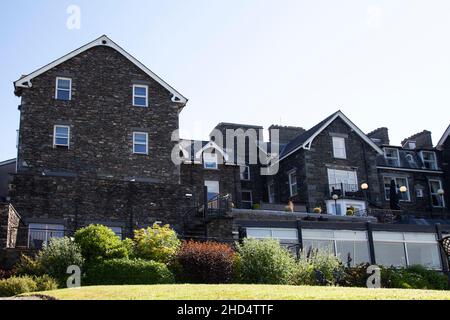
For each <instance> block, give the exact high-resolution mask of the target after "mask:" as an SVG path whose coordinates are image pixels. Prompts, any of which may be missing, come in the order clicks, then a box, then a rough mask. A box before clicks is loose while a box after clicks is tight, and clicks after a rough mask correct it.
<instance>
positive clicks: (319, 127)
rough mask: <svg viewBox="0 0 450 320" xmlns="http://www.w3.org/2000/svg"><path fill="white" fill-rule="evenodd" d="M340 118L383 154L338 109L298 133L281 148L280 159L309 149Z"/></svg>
mask: <svg viewBox="0 0 450 320" xmlns="http://www.w3.org/2000/svg"><path fill="white" fill-rule="evenodd" d="M337 118H340V119H341V120H343V121H344V122H345V123H346V124H347V125H348V126H349V127H350V128H352V129H353V131H355V133H356V134H358V135H359V136H360V137H361V138H362V139H363V140H364V141H365V142H366V143H367V144H368V145H370V146H371V147H372V148H373V149H374V150H375V151H376V152H378V153H379V154H383V150H381V149H380V147H378V146H377V145H376V144H375V143H374V142H373V141H372V140H371V139H370V138H369V137H368V136H367V135H366V134H365V133H364V132H362V131H361V129H359V128H358V127H357V126H356V125H355V124H354V123H353V122H352V121H350V119H348V118H347V117H346V116H345V115H344V114H343V113H342V112H341V111H340V110H339V111H337V112H335V113H333V114H332V115H330V116H329V117H327V118H325V119H324V120H322V121H321V122H319V123H318V124H316V125H315V126H314V127H312V128H311V129H309V130H307V131H305V132H304V133H302V134H300V135H298V136H297V137H296V138H295V139H293V140H292V141H291V142H289V143H288V144H287V145H286V146H285V147H284V148H283V150H281V156H280V160H283V159H284V158H286V157H288V156H290V155H291V154H293V153H294V152H296V151H297V150H299V149H305V150H309V149H310V148H311V144H312V143H313V141H314V139H315V138H316V137H317V136H318V135H319V134H320V133H321V132H322V131H323V130H325V129H326V128H327V127H328V126H329V125H330V124H331V123H332V122H333V121H334V120H336V119H337Z"/></svg>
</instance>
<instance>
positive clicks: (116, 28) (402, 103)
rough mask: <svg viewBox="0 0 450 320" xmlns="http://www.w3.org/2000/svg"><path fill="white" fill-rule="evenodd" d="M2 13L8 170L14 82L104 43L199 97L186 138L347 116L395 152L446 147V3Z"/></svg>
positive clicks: (55, 7) (61, 5)
mask: <svg viewBox="0 0 450 320" xmlns="http://www.w3.org/2000/svg"><path fill="white" fill-rule="evenodd" d="M71 4H74V5H78V6H79V7H80V9H81V28H80V29H79V30H70V29H68V28H67V27H66V21H67V18H68V17H69V15H68V14H67V13H66V10H67V7H68V6H69V5H71ZM0 13H1V19H0V30H1V32H0V43H1V50H0V102H1V117H0V119H1V120H0V135H1V145H0V160H4V159H8V158H12V157H15V154H16V150H15V142H16V129H17V128H18V123H19V112H18V111H17V105H18V104H19V103H20V101H19V99H18V98H16V97H15V96H14V94H13V85H12V82H13V81H14V80H16V79H17V78H18V77H19V76H20V75H21V74H27V73H30V72H32V71H34V70H35V69H37V68H39V67H41V66H43V65H44V64H46V63H48V62H50V61H52V60H54V59H56V58H59V57H60V56H62V55H64V54H66V53H68V52H69V51H71V50H73V49H76V48H78V47H80V46H81V45H83V44H85V43H87V42H89V41H91V40H93V39H95V38H97V37H98V36H100V35H102V34H107V35H108V36H109V37H111V38H112V39H113V40H114V41H115V42H117V43H118V44H119V45H121V46H122V47H124V48H125V49H126V50H127V51H129V52H130V53H131V54H133V55H134V56H135V57H136V58H138V59H140V60H141V61H142V62H143V63H144V64H146V65H147V66H148V67H149V68H150V69H152V70H153V71H154V72H156V73H157V74H159V75H160V76H161V77H162V78H163V79H165V80H166V81H167V82H169V83H170V84H171V85H172V86H174V87H175V88H176V89H177V90H179V91H180V92H181V93H183V94H184V95H185V96H186V97H188V98H189V99H190V101H189V103H188V106H187V107H186V108H185V109H184V110H183V112H182V114H181V119H180V121H181V123H180V124H181V128H182V133H183V136H184V137H186V138H191V137H192V138H197V139H201V138H206V135H207V133H208V132H209V131H210V130H211V129H212V127H213V126H214V125H215V124H216V123H218V122H222V121H227V122H241V123H251V124H260V125H263V126H264V127H266V128H267V127H268V126H269V125H270V124H272V123H275V124H283V125H293V126H303V127H305V128H309V127H311V126H312V125H314V124H315V123H317V122H318V121H320V120H321V119H322V118H324V117H326V116H327V115H329V114H330V113H332V112H334V111H336V110H337V109H339V108H340V109H342V110H343V111H344V113H346V114H347V116H349V117H350V119H352V120H353V121H354V122H355V123H356V124H357V125H358V126H359V127H360V128H361V129H362V130H364V131H365V132H368V131H371V130H373V129H375V128H377V127H380V126H387V127H389V128H390V133H391V141H392V143H393V144H399V143H400V140H401V139H402V138H404V137H406V136H409V135H411V134H413V133H415V132H418V131H421V130H423V129H429V130H431V131H432V132H433V138H434V142H435V143H436V142H437V140H438V139H439V138H440V136H441V135H442V134H443V132H444V130H445V128H446V127H447V125H448V124H449V122H450V117H449V115H450V112H449V110H450V108H449V107H450V41H449V34H450V1H448V0H442V1H438V0H433V1H425V0H424V1H413V0H395V1H377V0H372V1H366V0H347V1H346V0H342V1H335V0H329V1H320V0H315V1H301V0H292V1H288V0H277V1H275V0H273V1H264V0H221V1H219V0H214V1H212V0H178V1H177V0H159V1H156V0H153V1H148V0H146V1H137V0H132V1H112V0H110V1H107V2H106V1H77V0H71V1H52V0H48V1H44V0H40V1H35V0H33V1H32V0H28V1H25V0H22V1H20V2H17V1H1V2H0Z"/></svg>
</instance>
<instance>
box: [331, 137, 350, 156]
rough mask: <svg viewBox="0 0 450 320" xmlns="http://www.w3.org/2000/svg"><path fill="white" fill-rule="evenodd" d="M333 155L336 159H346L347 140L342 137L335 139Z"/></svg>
mask: <svg viewBox="0 0 450 320" xmlns="http://www.w3.org/2000/svg"><path fill="white" fill-rule="evenodd" d="M333 154H334V157H335V158H339V159H346V158H347V153H346V151H345V139H344V138H341V137H333Z"/></svg>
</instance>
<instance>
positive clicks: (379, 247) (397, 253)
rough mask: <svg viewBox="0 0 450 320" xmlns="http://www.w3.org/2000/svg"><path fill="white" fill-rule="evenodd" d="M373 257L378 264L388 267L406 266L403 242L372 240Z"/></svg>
mask: <svg viewBox="0 0 450 320" xmlns="http://www.w3.org/2000/svg"><path fill="white" fill-rule="evenodd" d="M374 246H375V258H376V261H377V263H378V264H380V265H383V266H386V267H390V266H394V267H406V256H405V247H404V244H403V243H395V242H374Z"/></svg>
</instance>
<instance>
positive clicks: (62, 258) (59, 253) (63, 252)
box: [36, 238, 84, 285]
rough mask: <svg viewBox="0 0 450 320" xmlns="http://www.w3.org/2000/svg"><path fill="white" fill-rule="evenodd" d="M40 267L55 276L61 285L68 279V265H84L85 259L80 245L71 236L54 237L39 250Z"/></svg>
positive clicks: (38, 261) (38, 260)
mask: <svg viewBox="0 0 450 320" xmlns="http://www.w3.org/2000/svg"><path fill="white" fill-rule="evenodd" d="M36 260H37V263H38V264H39V268H40V269H42V270H43V272H44V273H46V274H48V275H50V276H52V277H54V278H55V279H57V280H58V282H59V283H60V284H61V285H64V284H65V283H66V280H67V277H68V275H67V267H69V266H71V265H76V266H79V267H80V268H82V267H83V264H84V259H83V256H82V255H81V249H80V247H79V246H78V245H77V244H76V243H74V242H73V241H72V240H70V239H69V238H60V239H56V238H53V239H51V240H50V243H49V244H48V246H44V248H43V249H42V250H41V251H40V252H39V254H38V256H37V258H36Z"/></svg>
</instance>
